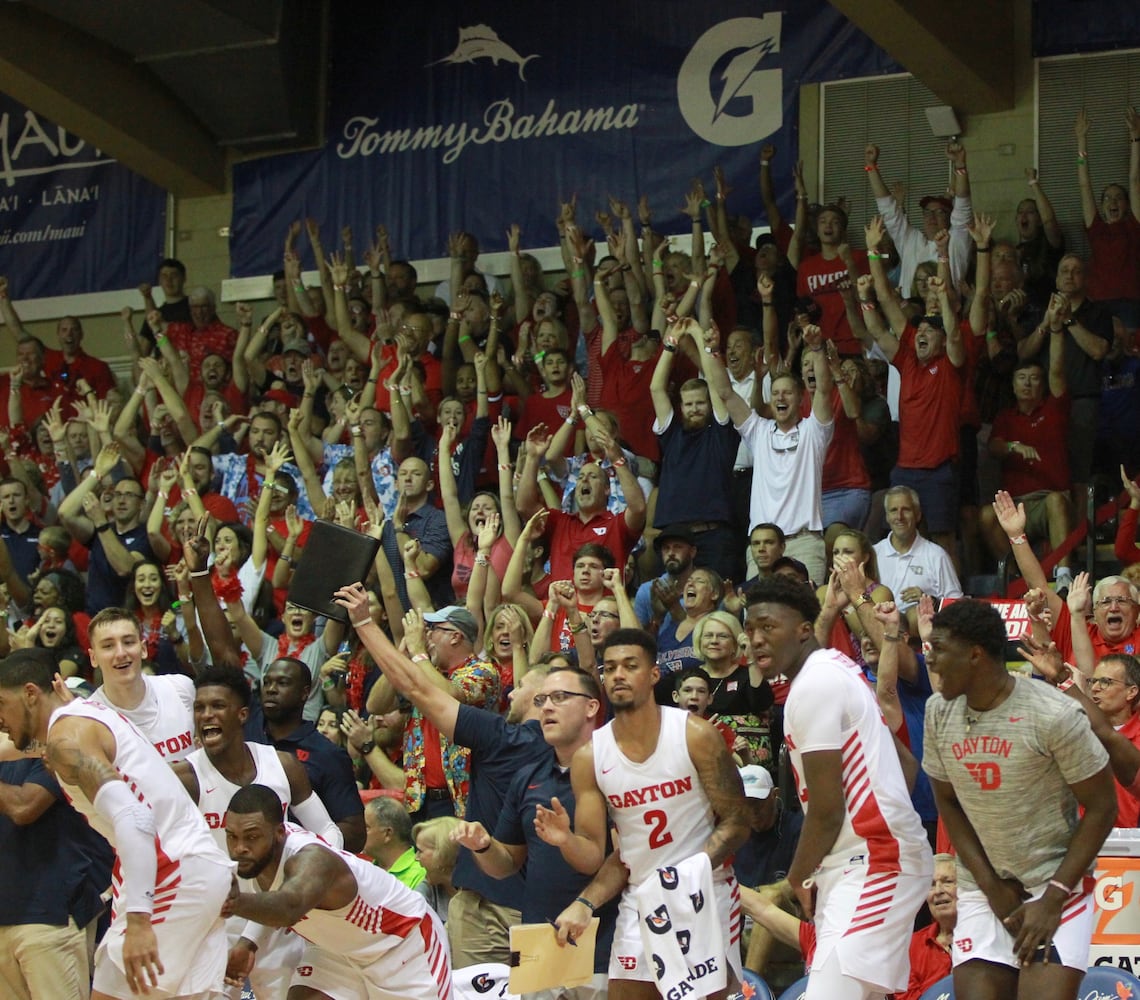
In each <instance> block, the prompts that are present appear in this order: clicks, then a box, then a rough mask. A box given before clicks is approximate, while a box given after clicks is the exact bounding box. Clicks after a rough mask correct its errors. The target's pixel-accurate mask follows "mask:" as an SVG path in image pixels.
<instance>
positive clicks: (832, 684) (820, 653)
mask: <svg viewBox="0 0 1140 1000" xmlns="http://www.w3.org/2000/svg"><path fill="white" fill-rule="evenodd" d="M784 740H785V742H786V743H787V745H788V752H789V755H790V757H791V764H792V771H793V773H794V775H795V779H796V788H797V790H798V792H799V796H800V801H801V802H802V803H803V804H804V812H805V813H806V812H810V811H811V798H810V794H811V789H809V788H807V787H806V785H805V784H804V777H803V775H804V767H803V755H804V754H805V753H812V752H816V751H822V750H839V751H842V754H843V772H842V777H843V797H844V799H845V800H846V808H845V810H844V814H843V826H842V827H841V828H840V831H839V836H838V837H836V838H835V843H834V845H832V848H831V851H830V852H829V853H828V855H827V857H825V858H824V859H823V861H822V862H821V864H820V867H821V868H834V867H837V866H839V865H852V864H860V865H862V864H866V866H867V871H868V873H869V874H875V873H876V872H904V873H906V874H911V875H922V874H927V873H929V872H930V871H931V870H932V867H933V860H932V857H931V853H930V843H929V841H928V840H927V839H926V831H925V829H924V828H923V826H922V820H921V819H919V816H918V813H917V812H915V810H914V806H913V805H911V801H910V794H909V793H908V792H907V787H906V779H905V778H904V776H903V772H902V765H901V764H900V763H899V758H898V753H897V751H896V750H895V745H894V740H893V738H892V737H891V731H890V729H888V728H887V724H886V723H885V722H884V721H883V716H882V713H881V712H880V711H879V705H878V702H876V701H875V696H874V694H873V693H872V692H871V688H870V686H869V685H868V684H867V681H866V680H865V678H864V677H863V674H862V671H861V670H860V669H859V667H858V666H857V665H856V664H855V663H854V662H853V661H852V660H850V659H848V658H847V657H846V656H844V655H843V654H842V653H839V652H837V651H836V650H834V649H818V650H816V651H815V652H814V653H812V654H811V655H810V656H809V657H808V658H807V662H806V663H804V666H803V669H802V670H800V672H799V674H797V675H796V678H795V680H793V681H792V687H791V691H790V692H789V694H788V700H787V702H786V704H785V705H784Z"/></svg>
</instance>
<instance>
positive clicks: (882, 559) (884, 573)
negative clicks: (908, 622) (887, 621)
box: [875, 535, 962, 611]
mask: <svg viewBox="0 0 1140 1000" xmlns="http://www.w3.org/2000/svg"><path fill="white" fill-rule="evenodd" d="M875 556H876V558H877V559H878V561H879V582H880V583H881V584H882V585H883V586H884V587H888V588H889V589H890V591H891V593H892V594H894V595H895V603H896V604H897V605H898V608H899V610H900V611H906V610H907V609H908V608H912V607H914V605H915V604H916V603H917V602H916V601H904V600H903V598H902V592H903V591H904V590H906V589H907V588H909V587H918V588H920V589H921V590H922V592H923V593H924V594H929V595H930V596H931V597H939V598H942V597H961V596H962V584H960V583H959V582H958V573H957V572H956V571H955V569H954V563H953V562H952V561H951V559H950V556H949V554H948V553H947V551H946V550H945V549H944V548H943V547H942V546H941V545H939V544H937V543H936V542H932V541H930V540H929V539H927V538H923V537H922V535H916V536H915V539H914V544H913V545H911V547H910V551H908V552H899V551H898V550H897V549H896V548H895V547H894V546H893V545H892V544H891V536H890V535H888V536H887V537H886V538H884V539H883V540H882V541H881V542H876V543H875Z"/></svg>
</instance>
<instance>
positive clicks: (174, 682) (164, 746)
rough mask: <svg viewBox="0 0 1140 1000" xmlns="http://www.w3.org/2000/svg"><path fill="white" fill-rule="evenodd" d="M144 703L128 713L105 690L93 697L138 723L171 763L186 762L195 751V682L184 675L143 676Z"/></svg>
mask: <svg viewBox="0 0 1140 1000" xmlns="http://www.w3.org/2000/svg"><path fill="white" fill-rule="evenodd" d="M142 679H143V682H144V683H145V684H146V694H145V695H143V700H142V701H140V702H139V703H138V705H136V706H135V707H134V708H132V709H130V710H129V711H128V710H127V709H125V708H120V707H119V706H118V705H115V704H113V703H112V702H111V700H110V699H109V698H108V697H107V692H106V688H105V687H100V688H98V689H97V690H96V691H95V693H94V694H93V695H92V696H91V700H92V701H97V702H100V703H102V704H104V705H106V706H107V707H108V708H111V709H114V710H115V711H116V712H118V713H119V715H121V716H122V717H123V718H124V719H128V720H130V721H131V722H133V723H134V724H135V727H136V728H137V729H138V730H139V732H141V733H142V734H143V735H144V736H145V737H146V738H147V739H148V740H150V742H151V744H152V745H153V746H154V748H155V750H157V751H158V755H159V756H160V757H162V758H163V759H164V760H165V761H166V762H167V763H168V764H173V763H174V762H175V761H177V760H185V759H186V758H187V757H188V756H189V755H190V751H191V750H193V749H194V682H193V681H192V680H191V679H190V678H189V677H185V676H183V675H182V674H160V675H158V676H152V675H150V674H143V675H142Z"/></svg>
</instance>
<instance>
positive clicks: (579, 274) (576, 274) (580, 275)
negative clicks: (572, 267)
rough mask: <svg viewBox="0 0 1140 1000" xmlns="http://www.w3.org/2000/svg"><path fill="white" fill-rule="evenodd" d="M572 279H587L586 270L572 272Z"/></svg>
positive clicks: (579, 269) (581, 268) (582, 268)
mask: <svg viewBox="0 0 1140 1000" xmlns="http://www.w3.org/2000/svg"><path fill="white" fill-rule="evenodd" d="M570 277H571V278H584V277H586V269H585V268H584V267H580V268H578V270H577V271H571V272H570Z"/></svg>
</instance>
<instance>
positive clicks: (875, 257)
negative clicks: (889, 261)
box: [867, 250, 883, 260]
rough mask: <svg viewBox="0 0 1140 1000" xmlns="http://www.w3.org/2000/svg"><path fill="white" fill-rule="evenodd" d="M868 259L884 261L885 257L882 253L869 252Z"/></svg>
mask: <svg viewBox="0 0 1140 1000" xmlns="http://www.w3.org/2000/svg"><path fill="white" fill-rule="evenodd" d="M867 259H868V260H882V259H883V255H882V254H881V253H879V252H878V251H877V250H868V251H867Z"/></svg>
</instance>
